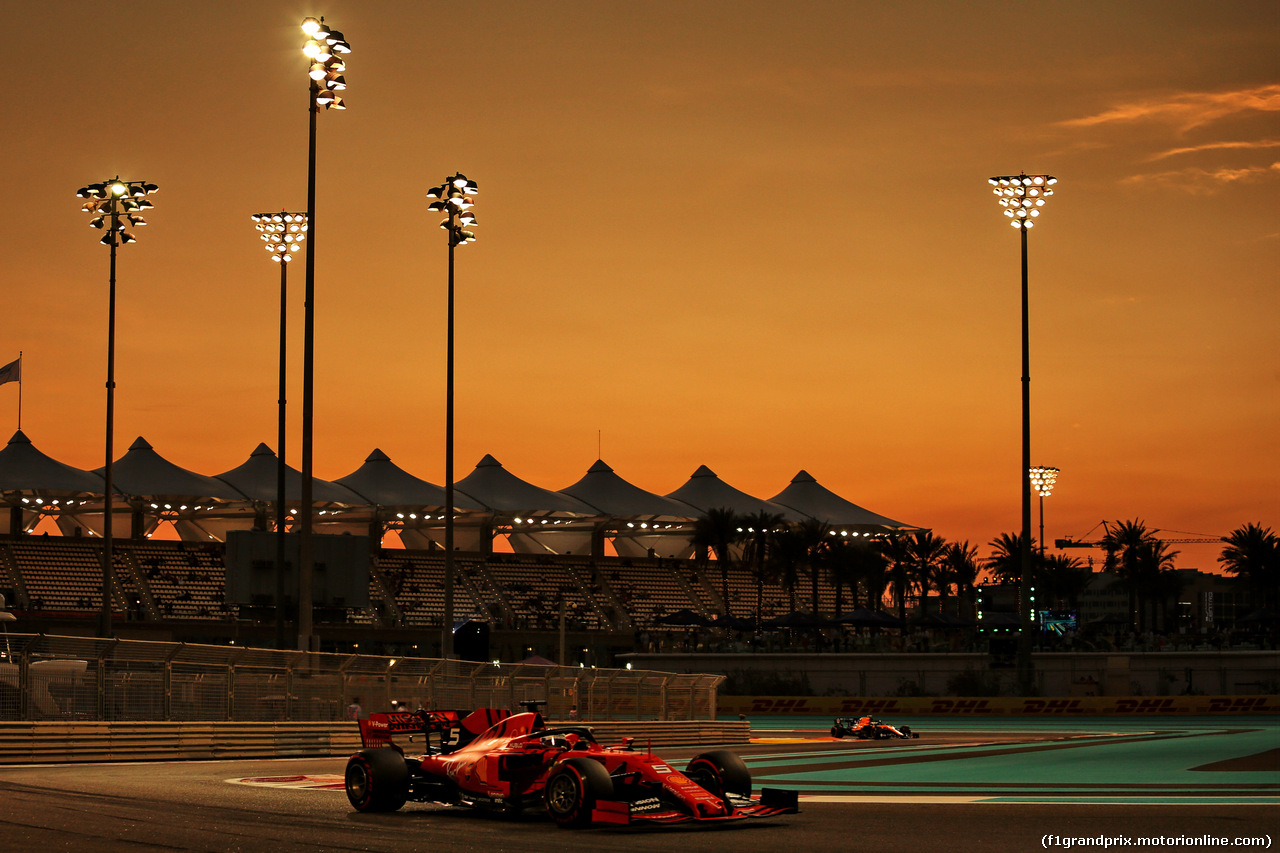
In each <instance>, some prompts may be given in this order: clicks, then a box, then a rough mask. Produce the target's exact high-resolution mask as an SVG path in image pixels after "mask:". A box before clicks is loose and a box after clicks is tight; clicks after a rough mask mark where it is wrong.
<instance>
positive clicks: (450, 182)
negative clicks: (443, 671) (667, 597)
mask: <svg viewBox="0 0 1280 853" xmlns="http://www.w3.org/2000/svg"><path fill="white" fill-rule="evenodd" d="M478 192H480V188H479V187H477V186H476V182H475V181H472V180H469V179H468V178H467V176H466V175H464V174H462V173H461V172H458V173H456V174H454V175H453V177H451V178H446V179H445V182H444V183H443V184H441V185H440V186H438V187H433V188H432V189H431V190H430V191H428V192H427V198H429V199H434V201H432V202H431V204H429V205H427V210H429V211H432V212H435V213H444V214H446V218H445V219H444V221H443V222H441V223H440V227H441V228H443V229H444V230H445V231H447V232H448V234H449V285H448V291H449V292H448V304H447V309H446V311H445V314H446V315H447V318H448V319H447V321H446V322H447V331H446V333H445V383H444V400H445V402H444V503H445V507H444V614H443V616H442V617H441V626H440V657H442V658H446V659H447V658H449V657H450V656H451V652H452V649H451V645H452V644H451V643H450V642H449V641H450V639H451V637H452V636H453V574H454V560H453V250H454V248H455V247H457V246H465V245H466V244H468V243H473V242H475V239H476V235H475V234H474V233H473V232H471V231H469V230H467V229H468V228H469V227H470V226H473V225H475V224H476V217H475V214H474V213H472V212H471V208H473V207H474V206H475V201H474V199H472V196H474V195H476V194H477V193H478Z"/></svg>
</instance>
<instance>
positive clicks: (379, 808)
mask: <svg viewBox="0 0 1280 853" xmlns="http://www.w3.org/2000/svg"><path fill="white" fill-rule="evenodd" d="M345 778H346V788H347V799H348V800H350V801H351V805H353V806H355V808H356V811H362V812H393V811H395V810H396V809H398V808H400V807H401V806H403V805H404V802H405V800H407V799H408V798H409V766H408V765H407V764H405V761H404V756H403V755H401V754H400V753H399V752H397V751H396V750H394V749H388V748H384V749H365V750H361V751H360V752H357V753H356V754H355V755H353V756H351V758H350V759H348V760H347V772H346V777H345Z"/></svg>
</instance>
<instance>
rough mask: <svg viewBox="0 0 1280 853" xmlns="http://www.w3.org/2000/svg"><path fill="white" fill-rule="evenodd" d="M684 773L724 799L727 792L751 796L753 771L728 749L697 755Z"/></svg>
mask: <svg viewBox="0 0 1280 853" xmlns="http://www.w3.org/2000/svg"><path fill="white" fill-rule="evenodd" d="M684 775H686V776H688V777H689V778H690V779H692V780H693V781H695V782H697V783H698V784H699V785H701V786H702V787H704V788H706V789H707V790H708V791H710V792H711V793H713V794H715V795H716V796H717V797H720V798H722V799H723V798H724V796H725V795H726V794H738V795H740V796H743V797H749V796H751V771H750V770H748V769H747V765H746V763H745V762H743V760H742V759H741V758H739V757H738V754H737V753H736V752H732V751H730V750H727V749H716V750H712V751H711V752H704V753H702V754H701V755H699V756H697V757H696V758H694V759H693V760H692V761H690V762H689V766H688V767H686V768H685V771H684Z"/></svg>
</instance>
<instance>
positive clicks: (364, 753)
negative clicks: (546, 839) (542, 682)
mask: <svg viewBox="0 0 1280 853" xmlns="http://www.w3.org/2000/svg"><path fill="white" fill-rule="evenodd" d="M536 704H541V703H535V704H534V705H533V706H532V707H536ZM532 707H531V710H529V711H527V712H524V713H518V714H512V713H511V712H510V711H507V710H504V709H497V708H482V709H480V710H477V711H472V712H470V713H464V712H462V711H416V712H393V713H375V714H371V715H370V716H369V719H367V720H361V721H360V740H361V743H362V745H363V746H364V749H362V750H361V751H360V752H358V753H356V754H355V755H353V756H351V758H350V760H348V761H347V771H346V789H347V798H348V799H349V800H350V801H351V804H352V805H353V806H355V808H356V809H358V810H359V811H362V812H381V811H395V810H396V809H398V808H400V807H401V806H402V805H404V804H405V803H406V802H408V801H413V802H434V803H444V804H447V805H465V806H474V807H479V808H488V809H493V810H497V811H502V812H506V813H509V814H518V813H520V812H522V811H524V810H525V809H529V808H536V807H538V806H541V807H543V808H545V810H546V812H547V814H549V815H550V816H551V817H552V818H554V819H555V821H556V823H557V824H559V825H560V826H562V827H571V826H591V825H593V824H623V825H626V824H648V825H657V824H676V823H684V822H687V821H699V822H702V821H710V822H729V821H737V820H742V819H746V818H762V817H775V816H778V815H784V814H795V813H796V812H798V811H799V807H798V795H797V793H796V792H795V791H784V790H780V789H774V788H765V789H763V790H762V791H761V793H760V797H759V798H754V799H753V798H752V797H751V773H750V771H748V770H747V766H746V765H745V764H744V763H743V761H742V759H741V758H739V757H738V756H737V755H736V754H735V753H733V752H730V751H729V750H724V749H717V750H712V751H710V752H704V753H702V754H701V755H698V756H697V757H695V758H694V759H693V760H692V761H690V762H689V764H688V766H687V767H686V768H685V771H684V772H683V773H681V772H680V771H678V770H676V769H675V768H673V767H672V766H671V765H669V764H667V762H665V761H663V760H662V759H660V758H658V757H657V756H655V755H653V753H652V752H648V751H643V752H642V751H638V750H636V749H634V748H633V747H632V740H633V739H631V738H628V739H627V740H626V741H625V742H624V743H623V744H622V745H619V746H601V745H600V744H599V743H597V742H596V739H595V737H594V735H593V734H592V731H591V729H590V727H588V726H563V727H555V728H547V727H546V726H545V725H544V724H543V720H542V715H541V714H540V713H538V712H537V711H536V710H532ZM393 735H406V736H408V738H409V740H413V738H414V737H417V736H421V737H422V739H423V744H422V750H423V751H422V754H420V755H416V754H415V755H412V756H410V755H406V754H405V752H404V750H403V749H402V748H401V747H400V746H398V745H397V744H396V743H395V742H394V740H393V739H392V736H393ZM433 735H438V737H433ZM433 741H435V742H434V743H433Z"/></svg>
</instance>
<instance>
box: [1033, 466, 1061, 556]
mask: <svg viewBox="0 0 1280 853" xmlns="http://www.w3.org/2000/svg"><path fill="white" fill-rule="evenodd" d="M1059 473H1060V472H1059V471H1058V469H1057V468H1053V467H1050V466H1048V465H1037V466H1035V467H1034V468H1032V469H1031V470H1030V471H1029V472H1028V476H1029V477H1030V479H1031V488H1033V489H1035V490H1036V494H1038V495H1039V496H1040V557H1041V559H1043V558H1044V499H1045V498H1047V497H1049V495H1051V494H1053V487H1054V486H1055V485H1056V484H1057V482H1058V474H1059Z"/></svg>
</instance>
